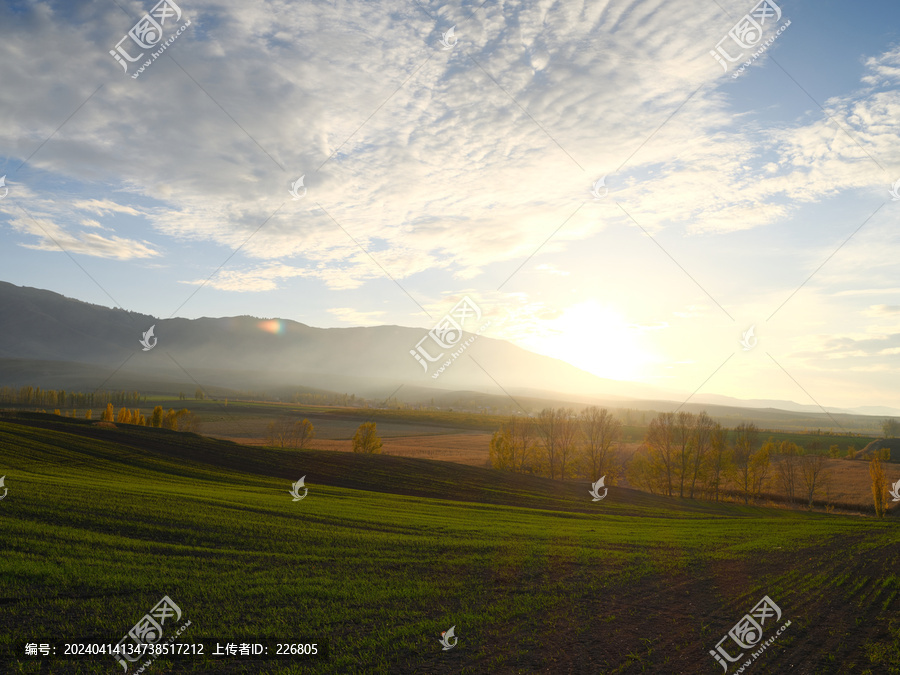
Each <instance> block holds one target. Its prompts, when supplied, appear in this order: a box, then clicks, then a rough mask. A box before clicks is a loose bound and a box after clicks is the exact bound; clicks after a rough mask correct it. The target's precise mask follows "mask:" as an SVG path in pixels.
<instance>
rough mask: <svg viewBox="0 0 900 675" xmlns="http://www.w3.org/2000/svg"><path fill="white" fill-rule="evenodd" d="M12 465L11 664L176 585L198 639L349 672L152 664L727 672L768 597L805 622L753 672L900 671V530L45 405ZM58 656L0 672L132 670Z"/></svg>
mask: <svg viewBox="0 0 900 675" xmlns="http://www.w3.org/2000/svg"><path fill="white" fill-rule="evenodd" d="M0 475H5V476H6V480H5V484H6V488H8V494H7V496H6V498H5V499H3V500H2V501H0V532H2V537H0V541H2V550H3V555H2V556H0V570H2V572H0V604H2V613H0V651H2V652H4V653H9V650H11V649H12V647H13V645H17V644H19V643H21V642H25V641H33V642H49V641H63V640H71V641H78V640H85V639H88V638H90V639H93V640H95V641H99V640H102V641H106V642H112V643H116V642H118V641H119V639H121V638H122V636H123V635H125V633H126V632H127V631H128V629H129V628H131V627H132V626H133V625H134V624H135V623H136V621H137V620H138V619H139V618H140V617H141V616H142V615H143V614H144V613H145V612H147V611H148V610H149V609H150V607H152V606H153V605H154V604H156V602H157V601H158V600H159V599H160V598H162V596H164V595H168V596H170V597H171V598H172V600H174V601H175V602H176V603H177V604H178V605H179V606H180V607H181V609H182V610H183V612H184V616H185V617H186V618H188V619H190V621H191V626H190V627H189V628H188V630H187V631H186V632H185V634H184V635H183V636H182V639H183V640H190V639H193V640H196V639H199V638H201V637H203V638H212V639H219V640H221V641H223V642H224V641H232V642H234V641H237V642H239V641H242V638H248V639H249V638H255V637H269V638H273V639H277V640H279V641H284V642H298V641H305V642H312V641H319V642H321V641H327V642H328V646H329V652H330V654H329V658H328V659H327V660H321V661H299V660H298V661H285V660H282V661H275V660H269V661H233V662H221V661H219V662H215V663H210V662H204V661H202V660H175V659H169V660H166V659H165V658H160V659H159V660H157V661H155V662H154V663H153V664H152V665H151V666H150V667H149V669H148V671H147V672H155V673H167V672H215V673H239V672H247V673H251V672H266V673H448V674H449V673H535V672H540V673H610V674H612V673H716V672H722V669H721V666H719V665H718V664H716V662H715V661H714V660H713V658H712V657H711V656H710V655H709V650H710V649H713V648H714V647H715V645H716V643H717V642H718V641H719V640H720V639H721V638H722V637H724V636H725V635H726V633H727V632H728V630H729V629H731V628H732V626H734V624H735V623H736V622H737V621H738V620H739V619H740V618H741V617H742V616H743V615H744V614H745V613H746V612H748V611H749V610H750V608H751V607H752V606H753V605H755V604H756V603H757V601H758V600H760V599H761V598H762V597H763V596H764V595H768V596H770V597H771V598H772V599H773V600H774V601H775V602H776V603H778V605H779V606H780V608H781V610H782V611H783V616H782V618H781V623H783V622H784V621H786V620H790V621H791V622H792V625H791V626H790V627H789V628H788V629H787V630H786V631H785V632H784V634H783V635H781V636H780V637H779V638H778V639H777V640H776V641H775V642H774V643H773V644H772V645H771V646H769V647H768V648H767V649H766V651H765V652H763V654H762V655H761V656H760V657H759V659H758V660H756V661H755V662H754V663H753V664H752V665H751V666H750V667H749V668H748V669H747V670H746V671H745V672H753V673H784V672H792V673H793V672H796V673H871V674H873V675H874V674H882V673H900V619H898V618H897V617H898V610H900V597H898V594H900V529H898V526H897V523H896V522H894V521H893V520H892V519H890V520H888V521H887V522H877V521H875V520H874V519H872V518H862V517H840V516H827V515H822V514H806V513H797V512H789V511H774V510H766V509H762V508H754V507H741V506H735V505H727V506H726V505H716V504H710V503H707V502H693V501H690V500H677V499H669V498H664V497H656V496H652V495H648V494H644V493H641V492H636V491H632V490H627V489H624V488H610V490H609V494H608V496H607V497H606V498H605V499H604V500H603V501H601V502H598V503H593V502H592V501H591V498H590V496H589V495H588V487H589V486H588V484H587V483H586V482H585V483H568V482H567V483H563V482H559V481H551V480H549V479H543V478H537V477H529V476H514V475H508V474H501V473H496V472H493V471H490V470H487V469H479V468H476V467H466V466H461V465H454V464H450V463H445V462H436V461H427V460H413V459H404V458H397V457H387V456H360V455H354V454H351V453H328V452H324V451H304V452H297V451H287V450H274V449H259V448H248V447H244V446H240V445H236V444H233V443H227V442H221V441H214V440H211V439H206V438H203V437H200V436H195V435H192V434H179V433H176V432H170V431H166V430H162V429H152V428H139V427H130V426H120V427H118V428H116V429H104V428H101V427H98V426H96V425H93V424H90V423H88V422H85V421H82V420H64V419H60V418H54V417H53V416H49V415H39V414H20V415H18V416H15V415H9V416H6V417H2V418H0ZM304 475H305V476H306V487H307V488H308V489H309V493H308V495H307V496H306V498H304V499H303V500H301V501H298V502H294V501H292V499H291V496H290V495H289V494H288V491H289V489H290V487H291V483H293V482H294V481H296V480H297V479H299V478H300V477H301V476H304ZM454 625H455V626H456V635H457V636H458V638H459V641H458V643H457V645H456V647H454V648H453V649H450V650H448V651H443V650H442V648H441V644H440V643H439V642H438V640H439V638H440V636H441V632H442V631H445V630H447V629H448V628H449V627H450V626H454ZM772 634H774V629H771V630H770V629H769V624H766V629H765V632H764V638H770V637H771V636H772ZM248 641H249V640H248ZM749 651H752V650H748V654H747V656H746V657H745V659H746V658H749ZM745 659H742V660H741V662H743V661H744V660H745ZM44 661H45V662H44V663H43V664H42V663H40V662H39V661H36V660H28V659H25V658H24V657H23V658H14V659H8V660H6V661H4V662H2V663H0V671H2V672H3V673H7V672H8V673H39V672H40V673H113V672H123V671H122V669H121V666H119V665H118V664H116V662H115V661H114V659H113V658H112V657H109V656H101V657H97V658H95V659H92V660H79V661H74V660H73V661H64V660H60V659H45V660H44ZM738 666H739V664H735V665H734V666H732V667H731V669H729V672H735V671H736V669H737V668H738ZM128 672H129V673H133V672H135V669H134V668H133V667H132V668H131V669H129V671H128Z"/></svg>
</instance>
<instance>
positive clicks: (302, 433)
mask: <svg viewBox="0 0 900 675" xmlns="http://www.w3.org/2000/svg"><path fill="white" fill-rule="evenodd" d="M315 437H316V430H315V429H314V428H313V425H312V422H310V421H309V420H308V419H306V418H303V419H302V420H298V421H296V422H294V428H293V429H292V434H291V445H292V446H293V447H295V448H297V449H299V450H303V449H304V448H305V447H306V446H307V444H308V443H309V442H310V441H311V440H312V439H314V438H315Z"/></svg>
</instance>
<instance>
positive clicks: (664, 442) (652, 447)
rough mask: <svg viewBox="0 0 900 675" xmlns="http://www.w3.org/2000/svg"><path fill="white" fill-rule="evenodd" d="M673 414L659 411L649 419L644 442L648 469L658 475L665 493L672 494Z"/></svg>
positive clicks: (675, 468)
mask: <svg viewBox="0 0 900 675" xmlns="http://www.w3.org/2000/svg"><path fill="white" fill-rule="evenodd" d="M674 427H675V415H674V414H673V413H659V414H658V415H657V416H656V417H655V418H654V419H652V420H650V425H649V426H648V427H647V435H646V436H645V438H644V442H645V444H646V446H647V450H648V451H649V454H650V462H649V466H648V470H649V471H650V472H651V473H658V474H659V475H660V480H659V482H660V483H661V484H662V486H663V491H664V492H665V494H667V495H669V496H671V495H672V487H673V479H674V473H675V471H676V470H677V467H676V466H675V445H674Z"/></svg>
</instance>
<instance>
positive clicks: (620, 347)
mask: <svg viewBox="0 0 900 675" xmlns="http://www.w3.org/2000/svg"><path fill="white" fill-rule="evenodd" d="M545 327H546V330H545V331H544V334H543V335H541V336H540V337H536V338H534V339H532V340H529V341H528V342H529V343H530V348H531V349H533V350H534V351H537V352H540V353H542V354H546V355H547V356H552V357H554V358H557V359H561V360H563V361H567V362H568V363H571V364H572V365H573V366H576V367H578V368H581V369H582V370H586V371H587V372H589V373H592V374H594V375H597V376H598V377H605V378H610V379H614V380H639V379H641V376H642V374H643V371H644V368H645V366H647V365H648V364H649V363H651V362H652V361H653V359H652V357H651V355H650V354H649V353H647V352H646V351H645V350H644V349H642V348H641V347H640V344H639V343H640V341H641V329H640V328H639V327H637V326H634V325H632V324H629V323H628V322H626V321H625V320H624V319H623V318H622V317H621V315H620V314H619V313H618V312H616V311H615V310H614V309H610V308H609V307H604V306H603V305H601V304H600V303H598V302H597V301H596V300H588V301H585V302H582V303H580V304H577V305H572V306H571V307H568V308H567V309H565V310H564V311H563V313H562V315H561V316H559V317H558V318H556V319H550V320H548V321H546V324H545Z"/></svg>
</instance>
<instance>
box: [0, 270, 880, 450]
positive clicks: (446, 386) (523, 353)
mask: <svg viewBox="0 0 900 675" xmlns="http://www.w3.org/2000/svg"><path fill="white" fill-rule="evenodd" d="M489 318H490V317H488V316H485V317H483V319H484V320H489ZM0 326H2V328H3V330H2V331H0V386H12V387H20V386H25V385H33V386H40V387H43V388H53V389H67V390H70V391H71V390H76V391H95V390H97V389H107V390H139V391H141V392H143V393H164V394H173V393H176V392H178V391H179V390H182V391H185V392H186V393H188V395H192V394H193V391H194V389H195V387H197V386H201V387H203V388H204V389H205V390H207V391H211V390H214V391H217V392H219V393H218V394H216V395H221V396H226V397H227V396H232V392H240V391H243V392H247V391H255V392H259V391H265V392H267V393H269V394H270V395H274V396H285V395H290V394H291V393H293V392H297V391H308V392H337V393H348V394H349V393H353V394H356V395H358V396H363V397H366V398H370V399H373V400H383V399H385V398H387V397H389V396H394V397H396V398H398V399H400V400H404V401H407V402H413V403H430V402H431V401H434V402H435V404H436V405H439V406H445V407H453V406H454V405H458V404H457V403H456V402H458V401H459V402H465V405H467V406H469V407H470V408H474V407H477V406H483V407H487V408H490V407H491V406H492V405H495V404H497V403H499V402H501V401H502V403H503V405H505V406H509V405H511V404H513V405H515V404H516V403H520V404H523V405H527V406H528V409H534V408H535V407H537V408H538V409H539V408H540V407H544V405H561V404H565V405H578V404H590V403H599V404H601V405H606V406H609V407H623V408H631V409H635V410H645V411H654V410H655V411H669V410H675V409H684V410H687V411H691V412H698V411H700V410H707V411H709V413H710V414H711V415H712V416H713V417H715V418H716V419H718V420H719V421H721V422H722V423H724V424H726V425H733V424H737V423H739V422H740V421H754V422H756V423H757V424H759V425H760V426H762V427H765V428H778V429H795V430H798V429H806V428H809V429H815V428H822V429H829V428H834V421H833V420H834V419H837V420H838V423H839V424H840V425H841V426H842V427H843V428H845V429H848V430H854V431H862V432H864V433H872V432H873V430H874V429H875V428H876V427H877V422H876V421H875V418H873V417H864V416H862V415H860V414H858V413H859V412H862V411H861V410H860V411H845V410H843V411H842V410H839V409H835V408H830V409H829V412H831V413H833V415H831V416H826V415H825V414H823V413H822V412H821V410H820V409H819V408H818V407H817V406H807V405H800V404H797V403H794V402H792V401H766V400H756V401H742V400H740V399H735V398H731V397H727V396H719V395H715V394H698V395H697V396H695V397H693V398H692V399H691V401H690V402H689V403H687V404H684V403H683V401H684V400H685V398H686V397H687V394H684V393H682V394H679V393H678V392H671V391H665V390H660V389H655V388H653V387H649V386H644V385H641V384H637V383H631V382H620V381H616V380H608V379H603V378H599V377H596V376H594V375H591V374H590V373H587V372H585V371H583V370H580V369H578V368H576V367H574V366H572V365H571V364H568V363H566V362H564V361H561V360H559V359H553V358H550V357H547V356H542V355H539V354H535V353H532V352H529V351H527V350H525V349H522V348H520V347H517V346H515V345H513V344H511V343H509V342H506V341H504V340H496V339H493V338H489V337H478V338H477V339H475V340H474V341H473V342H471V344H470V345H469V346H468V348H467V349H466V351H465V352H464V353H463V354H462V355H461V356H460V358H458V359H457V360H455V361H453V363H452V364H451V366H450V367H449V368H447V369H446V370H445V371H444V372H443V373H442V374H441V375H440V377H439V378H437V379H435V378H433V377H432V374H434V373H435V371H436V368H437V365H438V364H437V363H435V364H429V370H428V372H425V371H423V369H422V367H421V365H420V363H419V362H418V361H416V359H414V358H413V356H411V355H410V351H411V350H413V349H414V348H415V346H416V345H417V344H418V343H419V342H420V341H421V340H422V338H423V337H425V335H426V331H425V330H424V329H422V328H408V327H404V326H372V327H353V328H315V327H312V326H307V325H305V324H302V323H299V322H296V321H290V320H279V319H274V320H270V319H261V318H256V317H251V316H235V317H224V318H207V317H204V318H200V319H160V318H157V317H154V316H150V315H146V314H140V313H136V312H128V311H124V310H121V309H113V308H109V307H103V306H101V305H94V304H90V303H86V302H82V301H79V300H74V299H71V298H67V297H64V296H62V295H60V294H58V293H54V292H51V291H47V290H41V289H37V288H29V287H22V286H15V285H13V284H10V283H6V282H0ZM151 326H153V327H154V337H155V339H157V340H158V342H157V343H156V345H155V347H154V348H153V349H151V350H148V351H144V350H143V348H142V345H141V344H140V340H141V338H142V336H143V334H144V332H146V331H147V330H148V329H149V328H150V327H151ZM464 337H465V338H467V339H468V338H471V337H473V335H472V334H471V333H465V334H464ZM429 349H430V350H431V351H430V353H432V354H434V355H437V353H438V352H437V351H436V350H435V349H434V347H433V346H431V347H429ZM449 352H450V350H447V351H446V355H445V358H449ZM470 357H471V358H470ZM526 401H527V403H526ZM876 410H877V411H878V412H877V414H879V415H884V414H891V410H892V409H890V408H873V409H871V410H869V411H868V412H870V413H875V412H876ZM894 412H897V411H894ZM854 413H856V414H854Z"/></svg>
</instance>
